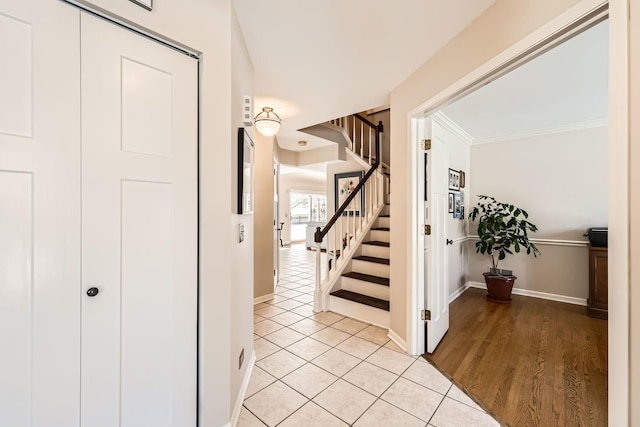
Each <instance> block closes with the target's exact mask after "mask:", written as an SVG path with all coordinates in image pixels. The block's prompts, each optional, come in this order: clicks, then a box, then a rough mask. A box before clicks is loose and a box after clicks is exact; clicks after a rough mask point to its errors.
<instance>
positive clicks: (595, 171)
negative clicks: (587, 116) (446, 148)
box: [468, 127, 609, 299]
mask: <svg viewBox="0 0 640 427" xmlns="http://www.w3.org/2000/svg"><path fill="white" fill-rule="evenodd" d="M607 149H608V129H607V128H606V127H600V128H592V129H584V130H579V131H574V132H563V133H557V134H553V135H543V136H535V137H529V138H524V139H519V140H514V141H504V142H497V143H493V144H480V145H474V146H472V147H471V171H472V174H473V178H472V179H471V180H470V186H471V199H470V204H469V207H468V209H469V211H470V210H471V209H472V208H473V206H475V204H476V202H477V200H478V199H477V196H478V195H480V194H484V195H489V196H493V197H496V198H497V199H498V200H500V201H504V202H508V203H512V204H514V205H516V206H518V207H520V208H522V209H524V210H526V211H527V212H528V213H529V215H530V216H529V220H530V221H531V222H533V223H534V224H536V225H537V226H538V229H539V230H538V232H537V233H535V234H533V235H531V236H530V237H533V238H534V239H536V238H537V239H549V240H569V241H578V242H586V238H585V237H583V236H582V234H583V233H584V232H585V231H586V229H587V228H589V227H601V226H604V227H606V226H607V224H608V192H609V190H608V164H607V163H608V160H607ZM469 234H470V235H477V229H476V224H472V225H471V227H470V230H469ZM474 243H475V241H471V242H470V244H469V248H470V266H469V271H470V280H472V281H476V282H484V278H483V277H482V273H483V272H485V271H487V266H488V265H489V262H488V257H487V256H486V255H480V254H476V253H475V249H474ZM537 246H538V249H540V251H541V252H542V256H541V257H538V258H534V257H532V256H527V255H525V254H515V255H513V256H508V257H507V259H505V260H504V261H501V262H500V267H502V268H506V269H510V270H513V271H514V274H515V275H516V276H518V280H517V281H516V285H515V286H516V287H517V288H520V289H526V290H531V291H538V292H545V293H551V294H557V295H562V296H569V297H574V298H581V299H586V298H587V297H588V289H589V288H588V286H589V282H588V280H589V262H588V261H589V260H588V250H587V247H586V243H585V244H584V245H582V246H581V247H576V246H561V245H556V244H554V243H553V242H547V243H541V244H538V245H537Z"/></svg>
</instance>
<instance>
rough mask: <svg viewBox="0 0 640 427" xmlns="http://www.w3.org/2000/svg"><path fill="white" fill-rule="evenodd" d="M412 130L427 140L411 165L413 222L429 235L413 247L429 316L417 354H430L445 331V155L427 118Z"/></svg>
mask: <svg viewBox="0 0 640 427" xmlns="http://www.w3.org/2000/svg"><path fill="white" fill-rule="evenodd" d="M414 131H415V132H416V133H415V135H416V138H417V141H416V142H419V141H420V140H423V139H430V140H431V148H430V149H429V150H428V151H422V150H418V155H417V156H416V159H417V163H416V166H415V167H416V170H417V172H418V173H417V174H416V175H417V179H418V185H417V186H416V188H417V189H418V192H417V194H416V197H417V199H418V203H417V207H418V212H417V221H418V223H419V224H420V225H421V224H424V225H429V226H431V234H430V235H424V237H421V238H418V241H417V243H418V244H417V245H416V248H417V255H418V256H417V257H416V260H417V263H418V265H417V274H416V277H417V283H418V287H419V289H418V292H417V293H416V295H417V296H418V301H420V305H421V307H424V309H426V310H428V311H430V313H431V319H430V320H428V321H427V322H426V324H425V325H424V330H425V340H424V341H425V343H424V346H422V345H419V346H418V351H419V352H421V351H426V352H428V353H433V351H435V349H436V347H437V346H438V344H439V343H440V341H441V340H442V338H443V337H444V334H445V333H446V332H447V330H448V329H449V296H448V292H449V290H448V274H449V273H448V270H449V269H448V250H447V248H446V215H447V210H448V206H447V203H448V185H447V172H448V152H447V146H446V144H445V142H444V141H443V140H442V139H440V138H439V137H438V136H437V135H433V133H432V126H431V119H429V118H426V119H421V120H419V121H418V123H417V124H416V127H415V129H414ZM425 190H426V191H425ZM425 199H426V200H425Z"/></svg>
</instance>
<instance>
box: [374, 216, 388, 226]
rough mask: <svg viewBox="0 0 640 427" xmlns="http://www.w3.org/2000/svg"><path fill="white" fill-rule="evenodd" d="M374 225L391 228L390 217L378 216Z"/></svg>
mask: <svg viewBox="0 0 640 427" xmlns="http://www.w3.org/2000/svg"><path fill="white" fill-rule="evenodd" d="M376 227H387V228H391V218H389V217H385V218H378V220H377V221H376Z"/></svg>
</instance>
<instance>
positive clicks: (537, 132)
mask: <svg viewBox="0 0 640 427" xmlns="http://www.w3.org/2000/svg"><path fill="white" fill-rule="evenodd" d="M605 126H609V118H608V117H605V118H602V119H595V120H586V121H582V122H574V123H567V124H564V125H558V126H548V127H544V128H538V129H528V130H523V131H520V132H513V133H509V134H505V135H500V136H494V137H488V138H475V139H473V145H478V144H491V143H494V142H503V141H513V140H516V139H524V138H530V137H532V136H542V135H553V134H556V133H565V132H575V131H578V130H584V129H594V128H601V127H605Z"/></svg>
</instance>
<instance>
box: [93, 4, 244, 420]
mask: <svg viewBox="0 0 640 427" xmlns="http://www.w3.org/2000/svg"><path fill="white" fill-rule="evenodd" d="M83 3H85V4H88V5H95V6H97V7H99V8H101V9H103V10H106V11H108V12H109V13H110V14H113V15H115V16H117V17H120V18H122V19H123V20H125V21H129V22H133V23H136V25H139V26H141V27H143V28H145V29H148V30H149V31H151V32H153V33H156V34H159V35H161V36H163V37H166V38H168V39H171V40H175V41H177V42H178V43H180V44H182V45H185V46H188V47H190V48H191V49H194V50H196V51H199V52H202V54H203V56H202V60H201V62H200V82H201V87H200V117H201V118H203V119H201V120H200V165H201V168H200V218H201V224H200V237H201V241H200V257H201V260H202V262H201V263H200V265H201V270H200V377H201V381H200V402H201V405H200V412H201V413H200V417H201V424H202V426H207V427H209V426H210V427H218V426H220V425H223V424H225V423H226V422H228V421H229V419H230V415H231V414H230V407H231V405H233V404H234V402H235V398H236V396H230V393H229V390H230V383H231V378H230V374H229V365H230V360H229V359H230V351H229V348H230V342H231V330H230V328H229V321H230V319H231V304H230V301H231V295H230V294H231V264H232V254H231V252H230V251H229V250H228V245H229V244H230V243H231V232H230V230H231V227H230V225H231V212H232V206H231V203H230V201H231V185H230V177H231V167H230V165H231V160H232V153H231V144H230V143H229V135H231V111H230V107H231V87H230V84H229V82H230V81H231V19H230V18H231V3H230V0H212V1H207V2H203V1H201V0H184V1H181V2H155V3H156V4H155V7H154V10H153V12H148V11H146V10H144V9H143V8H141V7H139V6H137V5H135V4H134V3H132V2H129V1H124V0H121V1H114V0H92V1H83ZM204 118H206V120H204Z"/></svg>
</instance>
